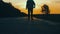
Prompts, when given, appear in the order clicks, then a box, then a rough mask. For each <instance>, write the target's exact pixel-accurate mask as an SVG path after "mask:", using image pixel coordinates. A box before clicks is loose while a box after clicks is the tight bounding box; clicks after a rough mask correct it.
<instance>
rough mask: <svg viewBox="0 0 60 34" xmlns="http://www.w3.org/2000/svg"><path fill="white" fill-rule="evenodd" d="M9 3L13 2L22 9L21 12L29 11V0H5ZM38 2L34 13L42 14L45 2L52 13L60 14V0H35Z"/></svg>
mask: <svg viewBox="0 0 60 34" xmlns="http://www.w3.org/2000/svg"><path fill="white" fill-rule="evenodd" d="M3 1H4V2H7V3H9V2H10V3H12V5H13V6H14V7H15V8H17V9H19V10H21V12H24V13H26V14H27V13H28V12H27V10H26V1H27V0H3ZM34 2H35V3H36V7H35V8H34V10H33V11H34V14H42V13H41V6H42V5H43V4H47V5H48V6H49V9H50V13H51V14H60V7H59V6H60V0H34Z"/></svg>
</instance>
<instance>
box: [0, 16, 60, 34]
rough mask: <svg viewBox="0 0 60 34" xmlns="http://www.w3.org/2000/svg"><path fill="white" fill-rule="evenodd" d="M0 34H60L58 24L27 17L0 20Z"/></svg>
mask: <svg viewBox="0 0 60 34" xmlns="http://www.w3.org/2000/svg"><path fill="white" fill-rule="evenodd" d="M0 34H60V23H56V22H52V21H48V20H44V19H37V18H34V20H32V21H28V19H27V17H18V18H16V17H14V18H0Z"/></svg>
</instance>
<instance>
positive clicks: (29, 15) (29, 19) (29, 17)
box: [28, 10, 30, 20]
mask: <svg viewBox="0 0 60 34" xmlns="http://www.w3.org/2000/svg"><path fill="white" fill-rule="evenodd" d="M28 20H30V10H28Z"/></svg>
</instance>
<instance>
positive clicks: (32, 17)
mask: <svg viewBox="0 0 60 34" xmlns="http://www.w3.org/2000/svg"><path fill="white" fill-rule="evenodd" d="M31 20H33V9H31Z"/></svg>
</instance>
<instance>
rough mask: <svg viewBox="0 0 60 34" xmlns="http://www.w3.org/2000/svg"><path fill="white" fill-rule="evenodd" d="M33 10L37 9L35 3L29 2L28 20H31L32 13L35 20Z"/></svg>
mask: <svg viewBox="0 0 60 34" xmlns="http://www.w3.org/2000/svg"><path fill="white" fill-rule="evenodd" d="M33 8H35V3H34V1H33V0H27V5H26V9H28V19H29V20H30V13H31V20H33Z"/></svg>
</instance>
